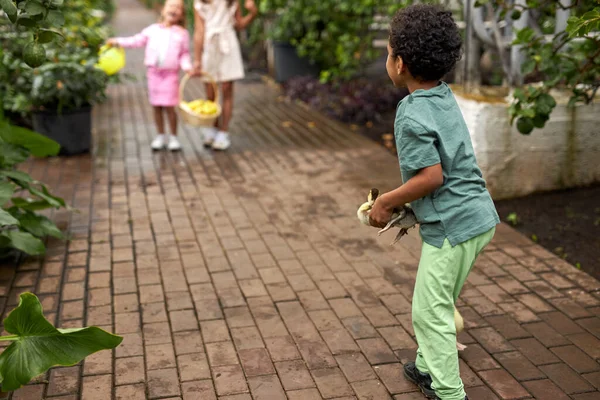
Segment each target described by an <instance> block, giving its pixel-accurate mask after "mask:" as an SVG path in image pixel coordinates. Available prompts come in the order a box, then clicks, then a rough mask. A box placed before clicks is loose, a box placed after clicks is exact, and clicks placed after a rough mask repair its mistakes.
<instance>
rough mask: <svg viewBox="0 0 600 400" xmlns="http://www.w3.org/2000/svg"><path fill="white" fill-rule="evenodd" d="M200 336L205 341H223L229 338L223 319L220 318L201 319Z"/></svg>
mask: <svg viewBox="0 0 600 400" xmlns="http://www.w3.org/2000/svg"><path fill="white" fill-rule="evenodd" d="M200 328H201V330H202V337H203V339H204V342H205V343H212V342H224V341H228V340H231V339H230V337H229V331H228V329H227V325H226V324H225V321H224V320H222V319H219V320H214V321H203V322H201V323H200Z"/></svg>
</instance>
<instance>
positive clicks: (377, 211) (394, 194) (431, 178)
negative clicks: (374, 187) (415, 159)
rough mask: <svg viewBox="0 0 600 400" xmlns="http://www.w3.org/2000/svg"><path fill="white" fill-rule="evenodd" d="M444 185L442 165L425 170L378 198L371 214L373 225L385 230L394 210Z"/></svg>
mask: <svg viewBox="0 0 600 400" xmlns="http://www.w3.org/2000/svg"><path fill="white" fill-rule="evenodd" d="M443 183H444V175H443V173H442V164H435V165H432V166H430V167H426V168H423V169H422V170H420V171H419V172H417V174H416V175H415V176H413V177H412V178H410V179H409V180H408V181H407V182H406V183H405V184H404V185H402V186H400V187H399V188H397V189H394V190H392V191H391V192H387V193H385V194H382V195H381V196H379V197H378V198H377V200H376V201H375V204H373V208H372V209H371V212H370V213H369V218H370V219H371V225H373V226H377V227H380V228H383V227H385V226H386V224H387V223H388V222H390V219H391V217H392V211H393V210H394V208H399V207H401V206H403V205H405V204H406V203H410V202H412V201H415V200H418V199H420V198H423V197H425V196H427V195H428V194H430V193H432V192H434V191H435V190H436V189H437V188H439V187H440V186H442V184H443Z"/></svg>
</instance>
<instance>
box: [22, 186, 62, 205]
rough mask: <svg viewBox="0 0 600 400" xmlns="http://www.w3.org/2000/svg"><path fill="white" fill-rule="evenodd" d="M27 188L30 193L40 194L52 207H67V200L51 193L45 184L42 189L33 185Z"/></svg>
mask: <svg viewBox="0 0 600 400" xmlns="http://www.w3.org/2000/svg"><path fill="white" fill-rule="evenodd" d="M27 189H28V190H29V193H31V194H32V195H34V196H38V197H39V198H41V199H42V200H45V201H46V202H48V204H50V205H51V206H52V207H56V208H59V207H65V201H64V200H63V199H61V198H60V197H56V196H54V195H52V194H50V192H48V189H47V188H46V187H45V186H42V190H39V189H38V188H36V187H33V186H29V187H28V188H27Z"/></svg>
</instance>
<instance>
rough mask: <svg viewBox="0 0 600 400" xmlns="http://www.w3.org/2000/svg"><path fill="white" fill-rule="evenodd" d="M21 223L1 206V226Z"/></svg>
mask: <svg viewBox="0 0 600 400" xmlns="http://www.w3.org/2000/svg"><path fill="white" fill-rule="evenodd" d="M6 225H19V221H18V220H17V219H16V218H15V217H13V216H12V215H10V213H8V212H6V211H4V210H3V209H1V208H0V226H6Z"/></svg>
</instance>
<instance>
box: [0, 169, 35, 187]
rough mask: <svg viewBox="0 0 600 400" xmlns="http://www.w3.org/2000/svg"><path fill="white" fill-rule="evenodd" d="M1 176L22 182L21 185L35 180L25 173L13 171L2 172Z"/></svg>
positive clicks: (0, 172)
mask: <svg viewBox="0 0 600 400" xmlns="http://www.w3.org/2000/svg"><path fill="white" fill-rule="evenodd" d="M0 176H5V177H7V178H11V179H14V180H17V181H20V183H21V184H27V183H29V182H33V178H32V177H31V176H29V174H27V173H26V172H23V171H16V170H15V171H11V170H4V171H0Z"/></svg>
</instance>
